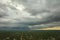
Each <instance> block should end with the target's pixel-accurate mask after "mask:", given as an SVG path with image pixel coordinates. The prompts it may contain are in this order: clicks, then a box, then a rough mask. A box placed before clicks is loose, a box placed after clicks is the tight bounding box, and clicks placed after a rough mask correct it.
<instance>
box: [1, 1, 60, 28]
mask: <svg viewBox="0 0 60 40" xmlns="http://www.w3.org/2000/svg"><path fill="white" fill-rule="evenodd" d="M53 1H54V2H53ZM54 22H55V23H57V24H54ZM58 22H60V1H59V0H6V1H4V0H3V1H2V0H1V1H0V27H4V26H5V27H8V26H9V27H24V28H25V27H27V28H28V27H29V28H31V27H33V28H34V27H36V28H45V27H49V26H56V25H59V24H60V23H58ZM42 24H43V26H41V25H42ZM35 25H37V26H35Z"/></svg>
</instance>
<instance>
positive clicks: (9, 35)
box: [0, 30, 60, 40]
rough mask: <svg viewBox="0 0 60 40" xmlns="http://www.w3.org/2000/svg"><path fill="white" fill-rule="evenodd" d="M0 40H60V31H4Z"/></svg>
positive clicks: (0, 31) (1, 32) (0, 33)
mask: <svg viewBox="0 0 60 40" xmlns="http://www.w3.org/2000/svg"><path fill="white" fill-rule="evenodd" d="M0 40H60V31H56V30H55V31H51V30H50V31H47V30H45V31H44V30H32V31H31V30H30V31H13V30H11V31H2V30H0Z"/></svg>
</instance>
